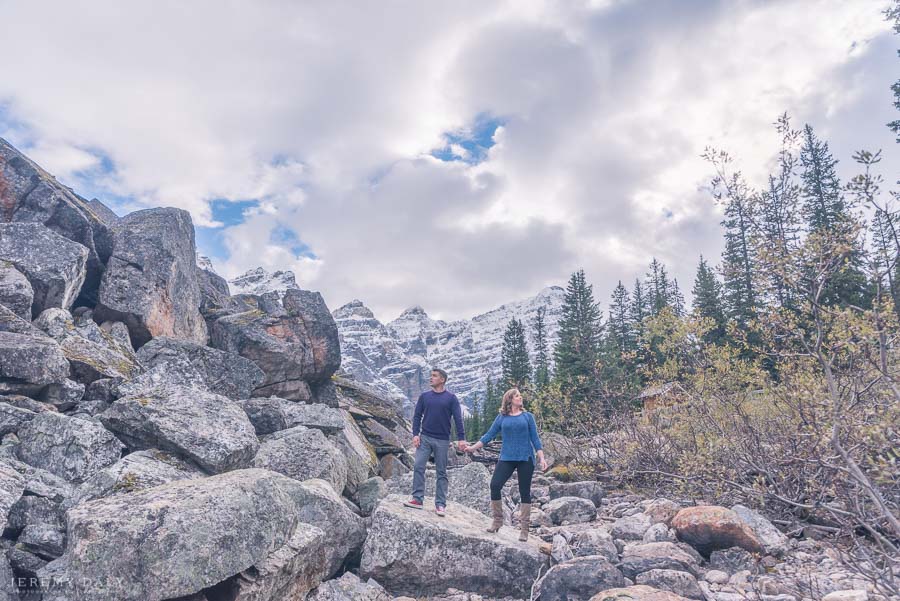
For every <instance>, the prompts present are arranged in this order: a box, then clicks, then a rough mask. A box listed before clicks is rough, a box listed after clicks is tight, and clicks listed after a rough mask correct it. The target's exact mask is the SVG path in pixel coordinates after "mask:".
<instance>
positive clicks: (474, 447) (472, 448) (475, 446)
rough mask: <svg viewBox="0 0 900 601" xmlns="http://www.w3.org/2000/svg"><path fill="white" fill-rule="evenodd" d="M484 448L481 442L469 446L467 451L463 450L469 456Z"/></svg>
mask: <svg viewBox="0 0 900 601" xmlns="http://www.w3.org/2000/svg"><path fill="white" fill-rule="evenodd" d="M482 446H483V445H482V444H481V441H480V440H479V441H478V442H476V443H475V444H473V445H468V446H467V447H466V448H465V449H463V450H464V451H465V452H466V453H469V454H470V455H471V454H472V453H474V452H475V451H477V450H478V449H480V448H481V447H482Z"/></svg>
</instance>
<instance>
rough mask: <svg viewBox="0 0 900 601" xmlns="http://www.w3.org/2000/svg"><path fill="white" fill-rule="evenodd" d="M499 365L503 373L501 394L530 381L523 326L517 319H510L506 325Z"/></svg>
mask: <svg viewBox="0 0 900 601" xmlns="http://www.w3.org/2000/svg"><path fill="white" fill-rule="evenodd" d="M500 365H501V370H502V373H503V376H502V379H501V383H502V386H501V388H502V389H503V390H502V391H501V394H503V391H505V390H507V389H509V388H523V387H525V386H526V385H527V384H529V383H530V382H531V360H530V359H529V357H528V345H527V343H526V342H525V326H523V325H522V322H521V321H519V320H518V319H511V320H510V322H509V324H508V325H507V326H506V332H505V333H504V334H503V348H502V349H501V351H500Z"/></svg>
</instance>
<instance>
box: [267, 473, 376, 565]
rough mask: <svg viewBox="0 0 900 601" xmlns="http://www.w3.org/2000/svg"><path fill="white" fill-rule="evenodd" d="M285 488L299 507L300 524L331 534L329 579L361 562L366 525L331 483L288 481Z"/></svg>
mask: <svg viewBox="0 0 900 601" xmlns="http://www.w3.org/2000/svg"><path fill="white" fill-rule="evenodd" d="M284 487H285V489H286V490H288V492H289V494H290V495H291V498H292V499H294V502H295V503H296V510H295V512H296V515H297V520H298V521H300V522H304V523H306V524H311V525H313V526H316V527H317V528H320V529H321V530H323V531H325V532H326V533H327V534H328V543H329V544H328V547H327V549H326V551H325V556H326V562H325V574H326V576H325V577H326V578H330V577H331V576H334V575H335V574H336V573H337V572H338V571H339V570H340V569H341V567H342V566H343V565H345V564H346V563H354V562H356V561H358V560H359V553H360V551H361V550H362V546H363V542H364V541H365V540H366V524H365V522H364V521H363V519H362V518H361V517H359V516H358V515H356V514H355V513H353V512H352V511H350V509H348V508H347V505H346V504H345V503H344V501H343V499H342V498H341V497H340V495H339V494H338V493H337V492H335V490H334V488H333V487H332V486H331V484H330V483H329V482H326V481H325V480H320V479H316V478H312V479H310V480H305V481H303V482H299V481H297V480H293V479H287V478H286V479H285V484H284Z"/></svg>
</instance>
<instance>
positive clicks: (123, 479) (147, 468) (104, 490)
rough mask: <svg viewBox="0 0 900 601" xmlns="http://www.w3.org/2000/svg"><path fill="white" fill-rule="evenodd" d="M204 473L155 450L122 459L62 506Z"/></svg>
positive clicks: (100, 472) (103, 470) (70, 505)
mask: <svg viewBox="0 0 900 601" xmlns="http://www.w3.org/2000/svg"><path fill="white" fill-rule="evenodd" d="M205 476H206V474H204V473H203V472H201V471H200V470H199V469H197V468H196V467H194V466H192V465H190V464H188V463H187V462H185V461H183V460H181V459H179V458H178V457H175V456H173V455H170V454H168V453H164V452H162V451H159V450H157V449H150V450H146V451H137V452H135V453H130V454H128V455H126V456H125V457H122V458H121V459H120V460H119V461H117V462H115V463H114V464H112V465H110V466H108V467H105V468H103V469H102V470H100V471H99V472H97V473H95V474H94V475H93V476H91V477H90V478H88V479H87V480H85V481H84V482H83V483H82V484H81V485H79V486H78V488H76V489H75V492H74V493H73V494H72V496H71V497H69V498H68V499H66V500H65V501H64V503H63V507H65V508H69V507H72V506H74V505H77V504H79V503H84V502H85V501H92V500H94V499H100V498H102V497H108V496H110V495H116V494H128V493H133V492H137V491H140V490H146V489H148V488H153V487H154V486H160V485H162V484H168V483H169V482H175V481H177V480H192V479H196V478H203V477H205Z"/></svg>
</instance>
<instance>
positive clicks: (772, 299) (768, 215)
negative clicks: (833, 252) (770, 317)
mask: <svg viewBox="0 0 900 601" xmlns="http://www.w3.org/2000/svg"><path fill="white" fill-rule="evenodd" d="M775 129H776V131H777V132H778V133H779V134H780V135H781V151H780V152H779V154H778V172H777V173H776V174H773V175H769V184H768V188H767V189H766V191H765V192H763V193H762V194H761V196H760V239H759V240H758V241H757V245H758V247H759V255H760V257H761V260H760V271H761V272H762V277H763V279H764V284H765V294H766V299H765V302H766V303H768V304H770V305H773V306H776V307H780V308H784V309H790V310H796V299H795V298H794V297H795V294H794V287H793V286H791V285H790V284H789V278H788V275H787V274H786V273H784V272H783V269H784V267H785V266H786V264H785V263H784V262H783V261H781V260H779V259H780V258H781V257H785V256H789V255H792V254H793V253H794V252H795V251H796V249H797V247H798V244H799V232H800V223H799V211H800V209H799V203H800V186H798V185H797V184H796V182H795V181H794V173H795V171H796V167H797V156H796V153H795V148H796V145H797V143H798V141H799V139H800V132H799V131H797V130H794V129H791V124H790V119H789V118H788V116H787V113H785V114H783V115H781V117H779V118H778V121H777V122H776V123H775Z"/></svg>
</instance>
